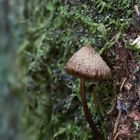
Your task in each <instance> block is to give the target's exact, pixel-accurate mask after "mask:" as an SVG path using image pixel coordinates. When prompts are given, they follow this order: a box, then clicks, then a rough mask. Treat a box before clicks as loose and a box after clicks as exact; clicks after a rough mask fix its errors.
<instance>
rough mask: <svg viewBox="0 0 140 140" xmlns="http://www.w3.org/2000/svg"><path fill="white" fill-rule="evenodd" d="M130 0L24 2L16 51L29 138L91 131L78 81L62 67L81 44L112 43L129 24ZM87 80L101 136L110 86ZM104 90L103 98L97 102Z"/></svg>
mask: <svg viewBox="0 0 140 140" xmlns="http://www.w3.org/2000/svg"><path fill="white" fill-rule="evenodd" d="M135 2H137V3H138V1H130V0H123V1H116V0H112V1H110V0H106V1H102V0H97V1H94V0H91V1H85V2H84V1H78V0H77V1H76V0H74V1H60V0H43V1H42V2H39V1H38V0H35V1H30V2H27V3H26V7H25V11H28V16H27V17H28V18H26V19H25V26H27V30H26V32H25V40H24V42H23V45H22V46H21V47H20V51H19V57H20V63H21V67H22V70H23V72H22V76H23V77H26V78H25V79H26V80H25V81H24V83H25V86H26V88H27V91H26V93H27V94H26V95H28V101H27V106H28V111H27V114H26V115H27V116H26V121H25V122H26V126H27V128H29V129H28V130H27V131H28V133H29V140H43V139H45V137H49V139H55V140H59V139H62V138H63V139H67V140H69V139H73V140H79V139H85V140H87V139H90V137H91V132H90V129H89V127H88V126H87V123H86V121H85V118H84V115H83V112H82V108H81V105H80V103H79V100H80V98H79V94H78V93H79V81H78V80H76V79H74V78H72V77H70V76H69V75H67V74H66V73H65V72H64V70H63V67H64V64H65V62H66V61H67V60H68V58H69V57H70V56H71V55H72V54H73V53H74V52H75V51H76V50H77V49H78V48H80V47H82V46H83V45H85V44H90V45H92V46H95V47H96V49H97V51H100V53H101V54H102V53H104V52H105V51H107V50H108V49H109V48H110V47H112V46H113V45H114V44H115V43H116V42H117V41H118V40H119V38H120V37H121V36H122V35H123V34H125V31H126V29H127V28H128V27H129V25H130V24H131V21H132V13H133V9H132V8H133V5H134V3H135ZM101 85H102V86H101ZM88 86H89V88H88V92H91V95H92V94H93V93H96V94H93V98H94V100H93V98H92V97H91V95H90V94H88V95H89V106H90V109H91V110H92V112H93V114H94V116H97V117H96V123H97V124H98V126H99V127H100V128H101V129H102V131H103V133H104V135H105V136H107V135H108V129H107V127H106V126H107V125H106V124H107V122H106V119H105V118H106V112H107V110H108V109H109V106H110V102H111V100H112V98H113V97H112V96H113V89H112V87H110V86H109V84H103V83H102V84H100V83H94V84H93V83H91V84H90V83H88ZM104 86H105V87H104ZM72 95H73V96H72ZM108 96H110V100H109V101H108V102H107V103H105V104H103V105H98V103H99V102H101V100H102V99H103V98H105V97H108ZM75 100H76V101H75ZM94 102H95V103H94ZM73 103H74V104H73ZM77 103H79V104H78V105H77ZM96 106H98V108H99V109H98V110H97V109H96ZM51 120H52V121H51ZM72 120H73V122H71V121H72Z"/></svg>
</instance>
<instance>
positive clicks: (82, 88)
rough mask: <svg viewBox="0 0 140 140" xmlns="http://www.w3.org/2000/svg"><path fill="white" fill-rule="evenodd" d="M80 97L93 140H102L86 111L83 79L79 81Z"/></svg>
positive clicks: (88, 112)
mask: <svg viewBox="0 0 140 140" xmlns="http://www.w3.org/2000/svg"><path fill="white" fill-rule="evenodd" d="M80 95H81V100H82V105H83V110H84V113H85V116H86V119H87V122H88V123H89V126H90V128H91V129H92V132H93V134H94V137H95V139H96V140H103V139H104V138H103V135H102V134H101V132H99V130H98V128H97V126H96V124H95V123H94V121H93V120H92V115H91V113H90V111H89V109H88V105H87V100H86V95H85V79H84V78H81V79H80Z"/></svg>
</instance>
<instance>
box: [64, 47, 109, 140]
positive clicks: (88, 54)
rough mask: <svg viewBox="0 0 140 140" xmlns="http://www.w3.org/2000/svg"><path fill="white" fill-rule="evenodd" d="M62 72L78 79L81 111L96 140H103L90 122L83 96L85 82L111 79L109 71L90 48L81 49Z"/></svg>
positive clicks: (90, 118) (90, 116) (91, 121)
mask: <svg viewBox="0 0 140 140" xmlns="http://www.w3.org/2000/svg"><path fill="white" fill-rule="evenodd" d="M64 70H65V71H66V72H67V73H68V74H70V75H73V76H75V77H79V78H80V95H81V102H82V105H83V110H84V113H85V116H86V119H87V122H88V123H89V126H90V127H91V129H92V131H93V133H94V137H95V139H96V140H103V139H104V138H103V135H102V134H101V132H100V131H99V130H98V128H97V126H96V124H95V123H94V121H93V120H92V115H91V113H90V111H89V109H88V105H87V100H86V95H85V80H88V79H89V80H105V79H108V78H110V77H111V70H110V68H109V67H108V66H107V64H106V63H105V62H104V60H103V59H102V57H101V56H100V55H98V54H97V53H96V52H95V50H94V48H92V47H91V46H85V47H82V48H81V49H80V50H78V51H77V52H76V53H75V54H74V55H73V56H72V57H71V58H70V59H69V60H68V62H67V63H66V65H65V67H64Z"/></svg>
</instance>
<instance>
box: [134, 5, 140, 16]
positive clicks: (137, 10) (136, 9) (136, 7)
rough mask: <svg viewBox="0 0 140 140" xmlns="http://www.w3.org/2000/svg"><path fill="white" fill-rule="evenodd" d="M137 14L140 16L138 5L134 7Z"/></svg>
mask: <svg viewBox="0 0 140 140" xmlns="http://www.w3.org/2000/svg"><path fill="white" fill-rule="evenodd" d="M134 9H135V12H136V14H137V16H140V11H139V8H138V6H137V5H135V6H134Z"/></svg>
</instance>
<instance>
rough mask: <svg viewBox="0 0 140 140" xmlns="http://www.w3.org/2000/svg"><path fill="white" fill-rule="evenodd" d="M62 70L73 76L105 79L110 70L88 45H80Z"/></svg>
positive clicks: (109, 75) (109, 74)
mask: <svg viewBox="0 0 140 140" xmlns="http://www.w3.org/2000/svg"><path fill="white" fill-rule="evenodd" d="M64 70H65V71H66V72H67V73H68V74H70V75H73V76H76V77H84V78H85V79H96V80H99V79H101V80H105V79H108V78H109V77H111V70H110V68H109V67H108V66H107V64H106V63H105V61H104V60H103V59H102V57H101V56H100V55H98V54H97V53H96V52H95V50H94V48H92V47H90V46H85V47H82V48H81V49H80V50H78V51H77V52H76V53H75V54H74V55H73V56H72V57H71V58H70V59H69V60H68V62H67V64H66V66H65V68H64Z"/></svg>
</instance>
